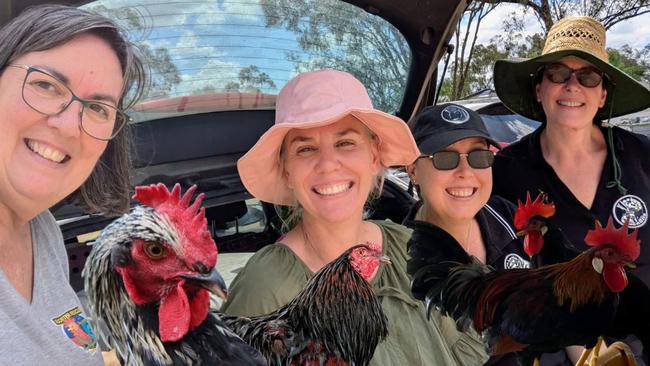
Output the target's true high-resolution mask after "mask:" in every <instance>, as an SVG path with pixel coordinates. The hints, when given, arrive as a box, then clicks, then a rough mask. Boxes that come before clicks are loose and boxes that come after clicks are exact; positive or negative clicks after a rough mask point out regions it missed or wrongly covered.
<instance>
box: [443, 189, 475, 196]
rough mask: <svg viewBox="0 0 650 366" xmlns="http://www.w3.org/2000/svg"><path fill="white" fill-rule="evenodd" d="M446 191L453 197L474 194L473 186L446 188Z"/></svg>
mask: <svg viewBox="0 0 650 366" xmlns="http://www.w3.org/2000/svg"><path fill="white" fill-rule="evenodd" d="M447 193H449V194H450V195H452V196H454V197H469V196H471V195H472V194H474V188H447Z"/></svg>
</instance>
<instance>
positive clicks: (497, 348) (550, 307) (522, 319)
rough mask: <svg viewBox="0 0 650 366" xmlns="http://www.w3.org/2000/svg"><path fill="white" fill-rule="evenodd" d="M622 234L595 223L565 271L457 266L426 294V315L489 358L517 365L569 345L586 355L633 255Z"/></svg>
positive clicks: (610, 312)
mask: <svg viewBox="0 0 650 366" xmlns="http://www.w3.org/2000/svg"><path fill="white" fill-rule="evenodd" d="M627 229H628V226H627V224H625V225H624V226H623V227H622V228H620V229H615V228H614V226H613V223H612V221H611V219H610V221H609V222H608V225H607V226H606V227H605V228H603V227H602V226H601V225H600V224H599V223H598V222H597V223H596V228H595V229H594V230H591V231H589V232H588V233H587V235H586V237H585V243H586V244H587V245H589V246H591V247H592V248H591V249H589V250H587V251H585V252H583V253H581V254H579V255H578V256H576V257H575V258H574V259H572V260H571V261H569V262H566V263H557V264H553V265H548V266H543V267H540V268H535V269H515V270H507V271H495V270H492V269H491V268H489V267H486V266H484V265H482V264H480V263H473V264H465V265H459V266H457V267H455V268H453V269H452V270H451V272H450V274H449V276H448V278H446V279H445V280H442V281H439V282H438V283H437V284H436V286H434V288H433V289H432V291H429V292H428V294H427V298H426V301H427V302H428V309H429V311H430V310H431V308H432V307H433V306H435V307H436V308H438V309H440V310H441V311H442V312H443V313H445V314H448V315H450V316H452V317H453V318H454V319H455V320H456V322H457V324H458V325H459V326H460V327H461V328H463V327H467V326H469V325H470V324H472V325H473V327H474V328H475V329H476V330H477V331H478V332H479V333H481V334H482V336H483V339H484V342H485V343H486V348H487V349H488V351H489V352H490V353H491V354H494V355H498V354H504V353H508V352H520V356H521V357H522V361H523V364H524V365H529V364H530V362H531V360H533V359H535V358H537V357H538V356H539V355H540V354H542V353H547V352H554V351H557V350H559V349H562V348H564V347H566V346H569V345H585V346H587V347H593V346H594V345H595V344H596V341H597V339H598V337H599V336H600V335H603V334H605V333H606V331H607V329H608V327H609V326H610V323H611V322H612V320H613V319H614V317H615V314H616V310H617V307H618V304H619V295H618V293H619V292H621V291H622V290H623V289H624V288H625V287H626V285H627V284H628V279H627V275H626V272H625V267H626V266H632V262H633V261H634V260H635V259H636V258H637V257H638V256H639V253H640V245H639V241H638V240H637V239H636V234H637V232H636V231H634V232H632V233H631V234H628V232H627Z"/></svg>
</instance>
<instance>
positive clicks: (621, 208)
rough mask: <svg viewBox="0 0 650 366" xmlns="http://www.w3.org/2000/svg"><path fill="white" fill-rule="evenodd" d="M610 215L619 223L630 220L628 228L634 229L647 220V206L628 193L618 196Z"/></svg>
mask: <svg viewBox="0 0 650 366" xmlns="http://www.w3.org/2000/svg"><path fill="white" fill-rule="evenodd" d="M612 216H614V219H615V220H616V222H617V223H618V224H619V225H623V224H625V221H627V220H629V221H630V229H635V228H638V227H641V226H643V225H645V224H646V222H647V221H648V208H647V207H646V204H645V202H643V200H642V199H641V198H640V197H638V196H635V195H632V194H628V195H625V196H623V197H621V198H619V199H618V200H617V201H616V202H615V203H614V207H612Z"/></svg>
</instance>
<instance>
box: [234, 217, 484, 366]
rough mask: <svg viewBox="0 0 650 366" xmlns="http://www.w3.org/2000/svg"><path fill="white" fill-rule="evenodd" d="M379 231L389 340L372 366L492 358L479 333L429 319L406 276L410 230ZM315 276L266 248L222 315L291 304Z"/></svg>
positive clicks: (277, 248)
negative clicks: (411, 292) (383, 256)
mask: <svg viewBox="0 0 650 366" xmlns="http://www.w3.org/2000/svg"><path fill="white" fill-rule="evenodd" d="M375 224H377V225H378V226H379V227H380V228H381V232H382V236H383V246H382V247H383V249H382V250H383V251H384V254H385V255H387V256H388V257H390V259H391V262H392V263H391V264H388V265H387V264H384V263H382V264H381V266H380V267H379V269H378V271H377V274H376V275H375V277H374V278H373V280H372V281H371V283H372V286H373V288H374V289H375V291H376V293H377V296H379V297H380V298H381V301H382V306H383V308H384V311H385V313H386V316H387V317H388V337H387V338H386V339H385V340H384V341H383V342H382V343H380V344H379V345H378V346H377V349H376V350H375V354H374V356H373V359H372V361H371V363H370V364H371V365H410V366H416V365H441V366H442V365H444V366H449V365H463V366H472V365H482V364H483V363H485V361H486V360H487V359H488V356H487V354H486V353H485V349H484V347H483V344H482V343H481V341H480V339H479V338H478V335H477V334H476V333H475V332H472V333H460V332H458V331H457V330H456V326H455V324H454V322H453V320H452V319H451V318H448V317H443V316H441V315H440V314H439V313H437V312H435V311H434V314H433V315H432V317H431V320H430V321H428V320H427V318H426V315H425V311H424V305H423V304H422V302H420V301H417V300H415V299H414V298H413V297H411V294H410V280H409V278H408V277H407V275H406V258H407V256H406V242H407V241H408V239H409V237H410V236H411V230H410V229H407V228H406V227H404V226H402V225H398V224H395V223H393V222H390V221H375ZM313 275H314V274H313V272H311V271H310V270H309V268H308V267H307V266H306V265H305V264H304V263H303V262H302V261H301V260H300V258H298V257H297V256H296V255H295V254H294V253H293V251H291V249H289V248H288V247H287V246H286V245H284V244H282V243H276V244H273V245H269V246H266V247H264V248H262V249H261V250H259V251H258V252H257V253H255V255H253V256H252V257H251V258H250V260H249V261H248V263H247V264H246V266H245V267H244V268H243V269H242V270H241V272H239V274H237V277H235V279H234V280H233V282H232V285H231V287H230V291H229V296H228V302H227V303H226V304H224V306H223V309H222V310H223V311H224V312H225V313H228V314H232V315H240V316H252V315H261V314H266V313H270V312H272V311H273V310H275V309H277V308H279V307H280V306H282V305H284V304H286V303H288V302H289V301H291V299H293V298H294V297H295V296H296V295H297V294H298V292H299V291H300V290H301V289H302V288H303V286H304V285H305V283H306V282H307V280H308V279H309V278H310V277H311V276H313Z"/></svg>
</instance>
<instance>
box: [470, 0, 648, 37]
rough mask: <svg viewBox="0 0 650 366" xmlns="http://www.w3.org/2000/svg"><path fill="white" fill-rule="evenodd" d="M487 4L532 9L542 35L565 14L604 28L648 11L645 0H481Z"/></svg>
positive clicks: (646, 0)
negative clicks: (584, 17)
mask: <svg viewBox="0 0 650 366" xmlns="http://www.w3.org/2000/svg"><path fill="white" fill-rule="evenodd" d="M480 1H481V2H484V3H487V4H492V5H496V4H506V3H510V4H519V5H521V6H523V7H526V8H527V9H530V10H532V11H533V12H534V13H535V15H536V17H537V19H538V20H539V22H540V24H541V25H542V28H543V29H544V34H546V33H548V31H549V30H550V29H551V26H553V24H554V23H555V22H557V21H558V20H559V19H561V18H563V17H565V16H567V15H588V16H591V17H593V18H596V19H598V20H600V21H601V22H602V23H603V25H604V26H605V29H609V28H611V27H612V26H613V25H615V24H617V23H619V22H622V21H625V20H627V19H631V18H634V17H636V16H639V15H641V14H645V13H648V12H650V1H648V0H590V1H583V0H480Z"/></svg>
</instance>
